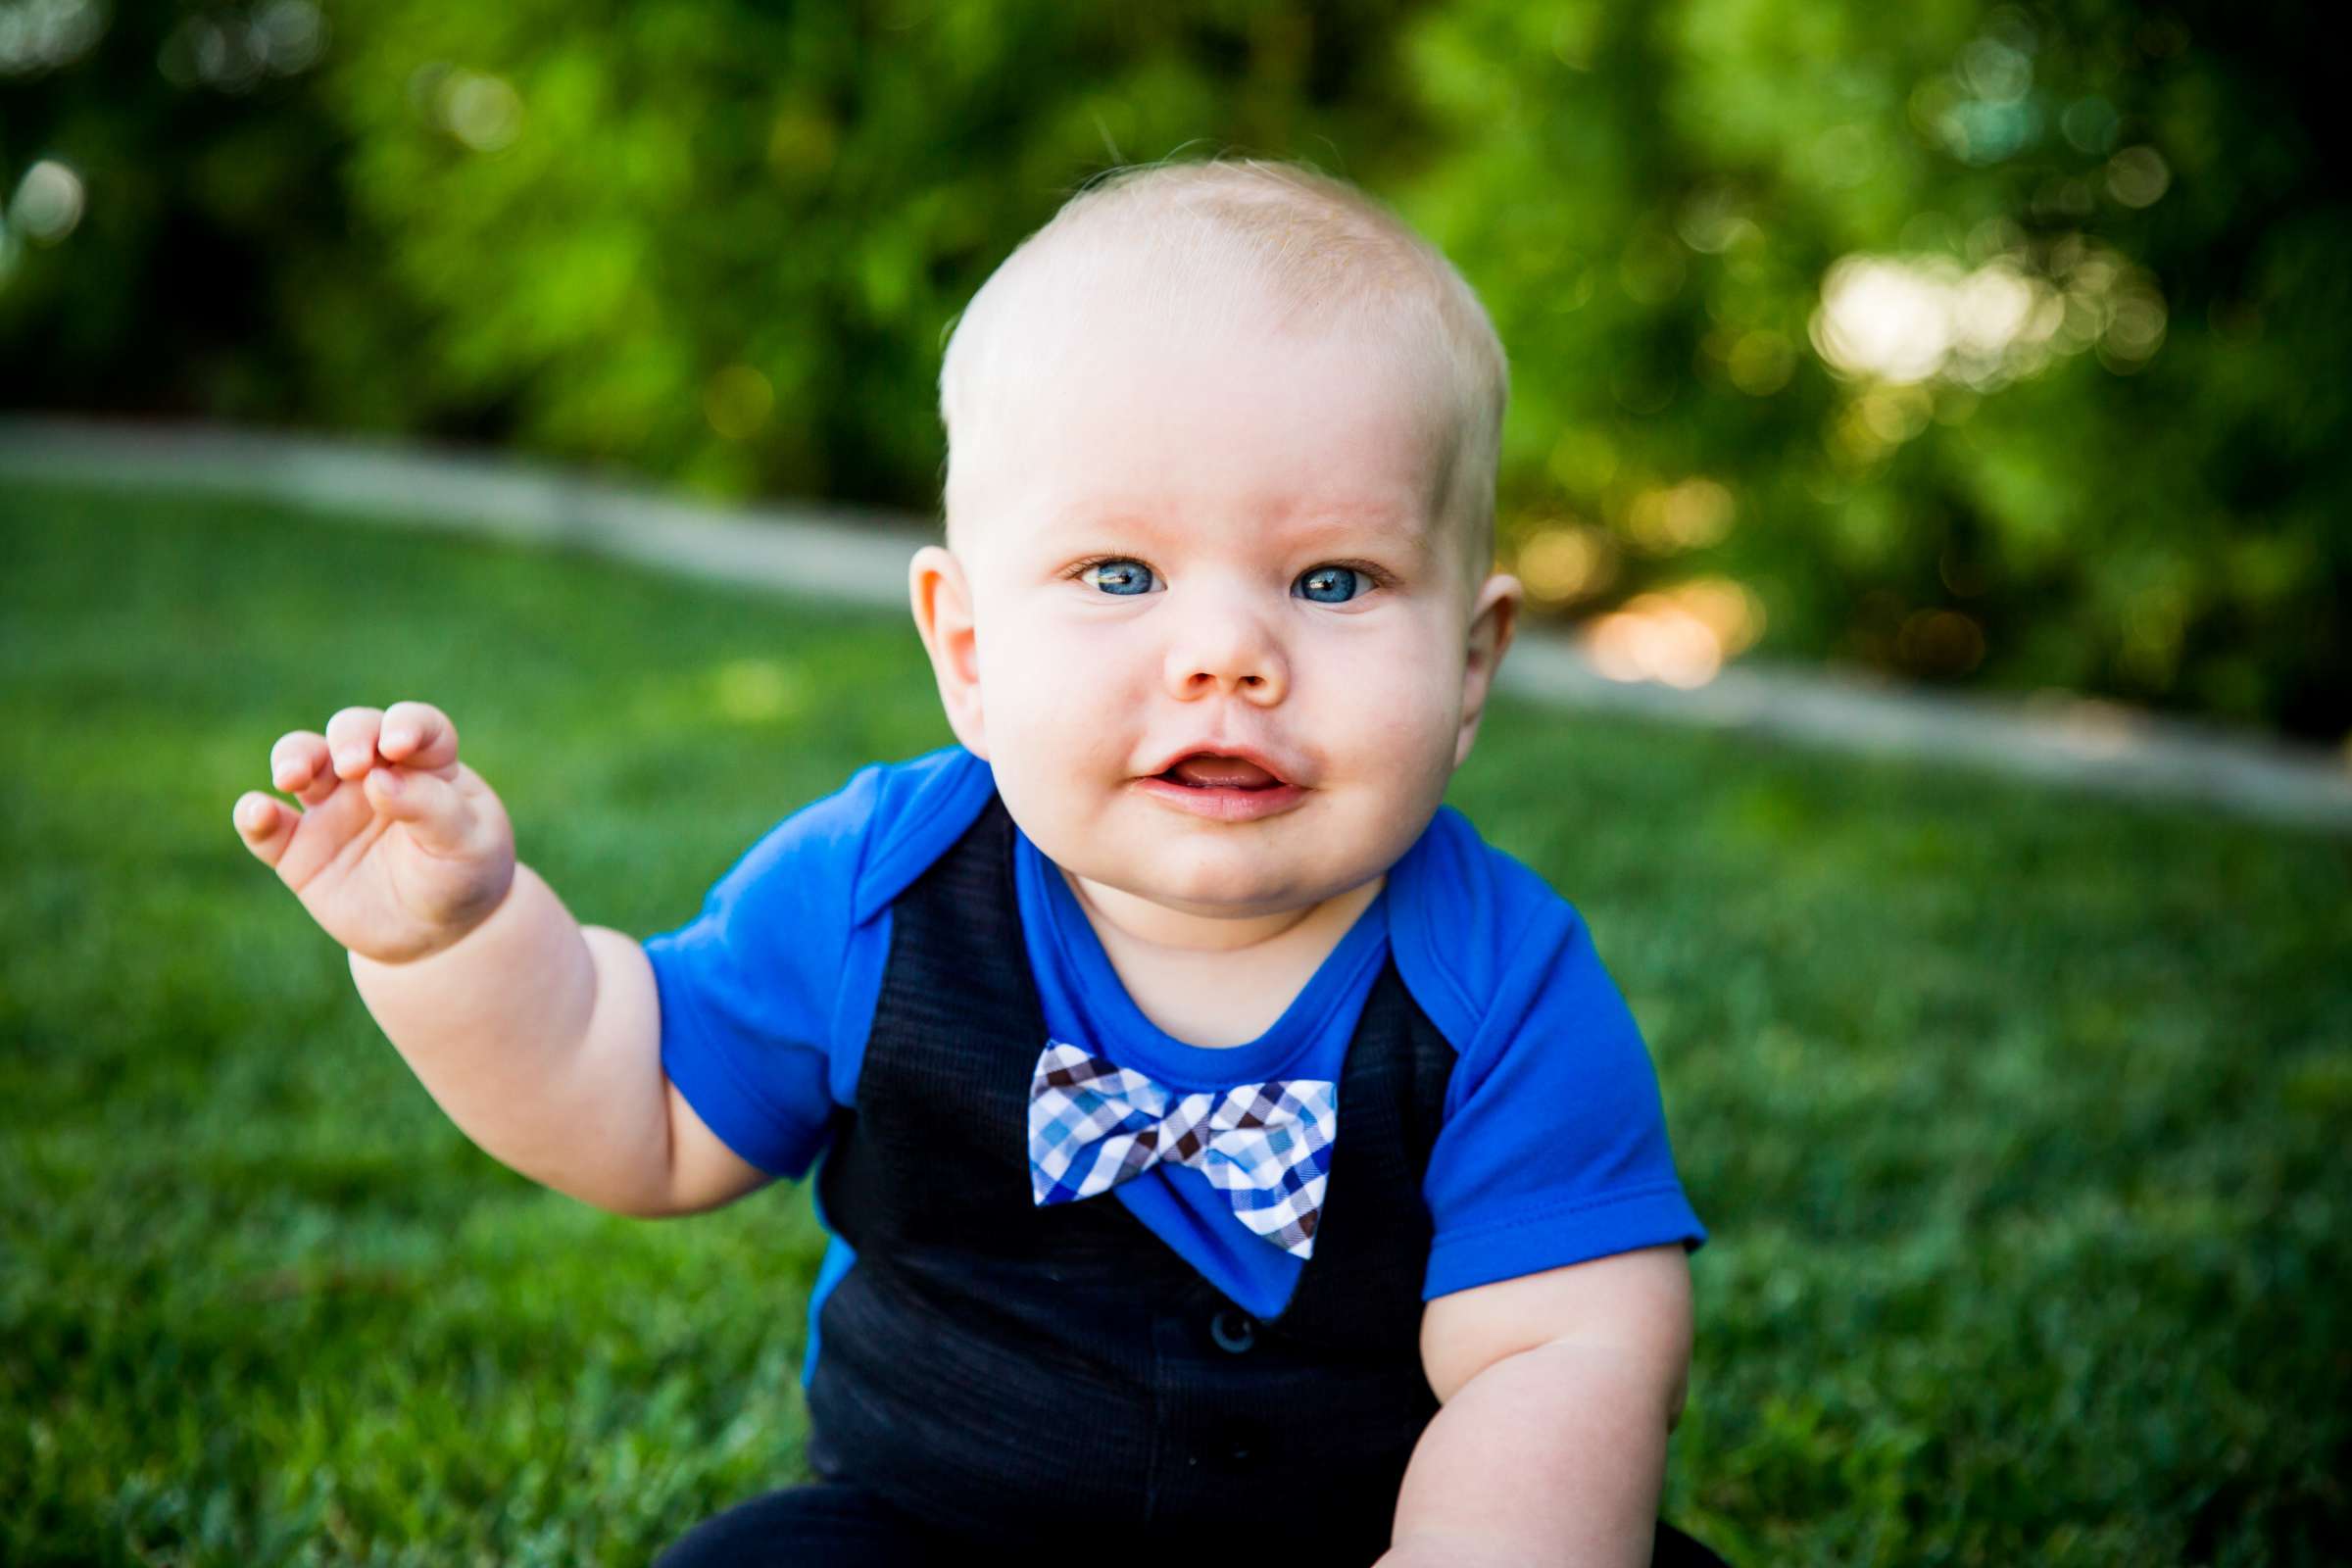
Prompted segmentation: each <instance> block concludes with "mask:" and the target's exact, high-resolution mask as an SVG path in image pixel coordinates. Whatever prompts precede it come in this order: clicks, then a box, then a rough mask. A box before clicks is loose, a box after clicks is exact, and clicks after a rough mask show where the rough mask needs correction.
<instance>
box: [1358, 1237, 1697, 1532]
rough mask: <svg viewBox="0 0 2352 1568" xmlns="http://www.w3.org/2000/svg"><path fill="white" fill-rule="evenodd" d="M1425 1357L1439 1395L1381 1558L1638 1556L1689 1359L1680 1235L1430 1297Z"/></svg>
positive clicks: (1687, 1281)
mask: <svg viewBox="0 0 2352 1568" xmlns="http://www.w3.org/2000/svg"><path fill="white" fill-rule="evenodd" d="M1421 1359H1422V1364H1423V1366H1424V1367H1425V1368H1426V1369H1427V1371H1428V1373H1429V1381H1430V1386H1431V1387H1432V1388H1433V1389H1434V1390H1436V1391H1437V1395H1438V1397H1439V1399H1440V1400H1441V1401H1443V1404H1444V1407H1443V1408H1442V1409H1440V1410H1439V1412H1438V1414H1437V1416H1436V1418H1435V1419H1434V1420H1432V1421H1431V1422H1430V1424H1429V1427H1428V1429H1427V1430H1426V1431H1424V1432H1423V1433H1422V1436H1421V1442H1420V1445H1419V1446H1417V1447H1416V1448H1414V1450H1413V1458H1412V1463H1411V1465H1410V1466H1409V1467H1408V1468H1407V1469H1406V1471H1405V1476H1404V1486H1403V1488H1402V1490H1401V1491H1400V1493H1399V1494H1398V1496H1397V1527H1396V1536H1395V1544H1394V1545H1393V1546H1392V1547H1391V1548H1390V1550H1389V1552H1388V1554H1387V1555H1386V1556H1384V1557H1383V1558H1382V1559H1381V1564H1380V1568H1440V1565H1445V1568H1486V1565H1495V1568H1500V1565H1503V1564H1511V1565H1518V1564H1535V1563H1545V1564H1552V1563H1561V1564H1565V1563H1575V1564H1587V1563H1591V1564H1604V1563H1605V1564H1610V1565H1635V1564H1644V1563H1647V1562H1648V1561H1649V1553H1650V1545H1651V1543H1652V1541H1653V1540H1654V1538H1655V1534H1656V1530H1657V1517H1658V1495H1659V1493H1660V1491H1661V1490H1662V1489H1663V1486H1664V1482H1665V1469H1666V1434H1667V1433H1668V1431H1669V1430H1671V1429H1672V1427H1673V1426H1674V1424H1675V1422H1676V1421H1677V1420H1678V1419H1679V1418H1680V1416H1681V1414H1682V1407H1683V1394H1684V1387H1685V1380H1686V1378H1687V1376H1688V1373H1689V1368H1690V1361H1691V1270H1690V1266H1689V1263H1688V1262H1687V1260H1686V1255H1685V1252H1684V1250H1683V1247H1682V1245H1681V1244H1680V1243H1676V1244H1673V1245H1669V1246H1664V1247H1649V1248H1642V1249H1641V1250H1636V1251H1631V1252H1621V1253H1618V1254H1616V1255H1615V1256H1612V1257H1602V1258H1594V1259H1593V1260H1592V1261H1590V1262H1585V1263H1574V1264H1570V1265H1569V1266H1567V1267H1565V1268H1555V1269H1549V1270H1546V1271H1544V1272H1543V1273H1539V1274H1529V1275H1524V1276H1522V1277H1520V1278H1518V1279H1511V1280H1502V1281H1498V1282H1496V1283H1495V1284H1492V1285H1482V1286H1479V1287H1476V1288H1475V1289H1472V1290H1466V1291H1457V1292H1454V1293H1452V1294H1450V1295H1446V1296H1441V1297H1439V1298H1437V1299H1435V1300H1433V1301H1431V1302H1430V1303H1429V1306H1428V1308H1427V1309H1426V1310H1425V1311H1424V1313H1423V1315H1422V1321H1421Z"/></svg>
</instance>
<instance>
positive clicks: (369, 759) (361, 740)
mask: <svg viewBox="0 0 2352 1568" xmlns="http://www.w3.org/2000/svg"><path fill="white" fill-rule="evenodd" d="M383 723H384V711H383V710H382V709H380V708H345V709H340V710H338V711H336V713H335V716H334V717H332V718H330V719H328V720H327V721H326V749H327V751H328V753H329V754H330V755H331V756H332V757H333V759H334V769H335V776H336V777H337V778H361V777H364V776H366V774H367V772H368V769H369V768H370V767H373V766H374V765H375V737H376V733H377V731H379V730H380V729H382V728H383Z"/></svg>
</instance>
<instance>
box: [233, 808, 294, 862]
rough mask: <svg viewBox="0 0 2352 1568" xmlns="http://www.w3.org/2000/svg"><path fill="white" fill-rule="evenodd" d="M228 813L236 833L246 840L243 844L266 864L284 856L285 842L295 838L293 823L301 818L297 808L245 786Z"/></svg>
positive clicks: (289, 842) (287, 842)
mask: <svg viewBox="0 0 2352 1568" xmlns="http://www.w3.org/2000/svg"><path fill="white" fill-rule="evenodd" d="M230 815H231V818H232V819H233V820H234V821H235V823H236V828H237V837H239V838H241V839H243V840H244V841H245V847H246V848H247V849H249V850H251V851H252V852H253V853H254V855H255V856H256V857H258V858H260V859H261V861H262V862H263V863H264V864H265V865H271V866H274V865H276V864H277V862H278V861H279V860H280V859H281V858H284V856H285V853H286V846H287V845H289V844H291V843H293V842H294V827H295V824H296V823H298V822H300V821H301V820H302V816H301V814H300V813H299V812H297V811H295V810H293V809H290V808H288V807H286V806H284V805H281V804H280V803H279V802H277V801H275V800H272V799H271V798H270V797H269V796H267V795H264V794H263V793H262V792H261V791H259V790H247V791H246V792H245V793H244V794H242V795H240V796H238V797H237V804H236V806H235V807H234V808H233V809H232V810H231V812H230Z"/></svg>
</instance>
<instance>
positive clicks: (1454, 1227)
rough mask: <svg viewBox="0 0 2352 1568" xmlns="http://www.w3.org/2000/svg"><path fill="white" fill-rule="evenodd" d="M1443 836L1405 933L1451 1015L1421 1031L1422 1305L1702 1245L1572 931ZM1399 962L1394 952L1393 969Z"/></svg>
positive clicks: (1459, 830)
mask: <svg viewBox="0 0 2352 1568" xmlns="http://www.w3.org/2000/svg"><path fill="white" fill-rule="evenodd" d="M1446 831H1447V833H1448V834H1449V835H1450V836H1451V837H1452V839H1453V842H1452V843H1451V844H1450V845H1448V846H1446V847H1444V849H1443V851H1442V852H1441V853H1440V854H1439V855H1437V856H1436V857H1434V858H1433V861H1432V863H1433V864H1435V865H1438V866H1446V865H1448V864H1450V871H1451V874H1450V875H1449V876H1447V877H1446V879H1445V882H1444V885H1443V890H1442V891H1441V892H1439V893H1438V894H1437V896H1436V897H1434V898H1433V897H1432V896H1431V890H1430V889H1429V888H1428V887H1426V886H1424V887H1419V888H1417V889H1416V890H1415V893H1416V897H1417V899H1418V903H1417V906H1416V907H1417V909H1418V910H1419V912H1420V914H1421V915H1422V916H1423V917H1424V918H1423V920H1422V922H1421V924H1422V926H1423V927H1425V929H1424V930H1423V931H1421V932H1420V933H1419V934H1420V935H1423V936H1425V937H1428V940H1429V942H1430V943H1432V944H1434V943H1438V942H1443V943H1444V945H1445V946H1447V947H1450V948H1452V950H1453V951H1452V953H1451V954H1450V955H1449V958H1450V961H1449V962H1446V964H1445V966H1444V967H1445V969H1446V971H1447V979H1448V981H1449V984H1448V986H1447V987H1446V993H1447V994H1448V996H1449V999H1450V1004H1451V1005H1441V1006H1440V1007H1437V1008H1433V1009H1432V1011H1431V1016H1432V1018H1433V1021H1436V1022H1438V1023H1439V1024H1440V1026H1441V1028H1442V1029H1446V1033H1447V1035H1448V1038H1449V1039H1451V1040H1452V1041H1453V1042H1454V1045H1455V1048H1456V1051H1457V1057H1456V1060H1455V1064H1454V1071H1453V1076H1452V1080H1451V1082H1450V1084H1449V1085H1448V1088H1447V1091H1446V1119H1445V1122H1444V1125H1443V1126H1442V1127H1441V1129H1440V1131H1439V1134H1438V1137H1437V1140H1436V1143H1435V1144H1434V1146H1433V1147H1432V1149H1431V1152H1430V1161H1429V1168H1428V1172H1427V1174H1426V1176H1425V1178H1424V1182H1423V1189H1422V1190H1423V1194H1424V1196H1425V1197H1426V1198H1427V1200H1428V1201H1429V1208H1430V1217H1431V1220H1432V1224H1433V1228H1434V1236H1433V1240H1432V1243H1431V1248H1430V1257H1429V1269H1428V1273H1427V1276H1426V1278H1425V1279H1424V1282H1423V1288H1422V1294H1423V1296H1424V1298H1434V1297H1439V1296H1444V1295H1447V1294H1449V1293H1451V1292H1454V1291H1462V1290H1468V1289H1470V1288H1472V1287H1474V1286H1479V1285H1487V1284H1492V1283H1494V1282H1495V1281H1497V1280H1505V1279H1514V1278H1517V1277H1518V1276H1520V1275H1523V1274H1533V1273H1538V1272H1540V1271H1542V1270H1544V1269H1549V1268H1558V1267H1561V1266H1563V1265H1565V1264H1569V1263H1581V1262H1584V1261H1586V1260H1588V1259H1590V1258H1595V1257H1606V1256H1609V1255H1611V1254H1613V1253H1617V1252H1624V1251H1631V1250H1634V1249H1636V1248H1642V1247H1654V1246H1659V1245H1663V1244H1666V1243H1672V1242H1681V1243H1683V1244H1684V1245H1685V1246H1687V1247H1690V1248H1696V1247H1698V1246H1700V1245H1702V1244H1704V1242H1705V1241H1706V1230H1705V1228H1704V1227H1703V1226H1701V1225H1700V1224H1699V1222H1698V1217H1697V1215H1696V1214H1695V1213H1694V1212H1693V1211H1692V1209H1691V1204H1690V1202H1689V1201H1688V1199H1687V1198H1686V1197H1685V1196H1684V1193H1683V1187H1682V1182H1681V1179H1680V1178H1679V1177H1678V1176H1677V1174H1676V1172H1675V1167H1674V1155H1673V1152H1672V1150H1671V1149H1670V1147H1669V1146H1668V1143H1667V1137H1666V1118H1665V1110H1664V1106H1663V1103H1661V1101H1660V1098H1659V1094H1658V1080H1657V1074H1656V1071H1655V1069H1654V1068H1653V1067H1652V1065H1651V1063H1650V1059H1649V1052H1648V1049H1647V1048H1646V1047H1645V1046H1644V1045H1643V1044H1642V1034H1641V1030H1640V1029H1639V1027H1638V1026H1637V1025H1636V1024H1635V1022H1634V1018H1633V1013H1632V1011H1631V1010H1630V1009H1629V1008H1628V1007H1627V1006H1626V1005H1625V999H1624V997H1623V995H1622V994H1620V993H1619V991H1618V989H1617V986H1616V984H1615V982H1613V981H1612V980H1611V979H1610V978H1609V975H1608V972H1607V971H1606V970H1605V969H1604V968H1602V966H1601V962H1600V956H1599V955H1598V954H1597V953H1596V952H1595V951H1594V949H1593V940H1592V936H1591V933H1590V932H1589V931H1588V930H1587V929H1586V926H1585V923H1584V920H1583V918H1582V917H1581V916H1580V915H1579V914H1578V913H1577V911H1576V909H1575V907H1573V906H1571V905H1570V904H1569V903H1568V902H1567V901H1566V900H1564V899H1562V898H1560V897H1559V895H1557V894H1556V893H1554V892H1552V891H1551V889H1550V888H1549V887H1548V886H1547V885H1546V884H1544V882H1543V880H1542V879H1541V878H1540V877H1538V876H1537V875H1536V874H1535V873H1534V872H1533V871H1531V870H1529V869H1528V868H1527V867H1525V866H1523V865H1521V864H1520V863H1519V862H1518V861H1516V860H1513V859H1511V858H1509V857H1508V856H1505V855H1503V854H1501V853H1500V852H1498V851H1495V850H1493V849H1491V848H1489V847H1487V846H1485V845H1483V844H1480V843H1478V842H1477V841H1476V838H1475V835H1474V834H1473V833H1472V832H1471V830H1470V829H1469V826H1468V824H1467V823H1466V822H1462V821H1460V819H1459V818H1458V817H1457V818H1455V820H1454V822H1453V824H1451V825H1450V826H1449V827H1448V828H1447V829H1446ZM1457 901H1458V902H1460V903H1461V904H1462V906H1463V907H1460V908H1449V906H1452V905H1454V904H1455V903H1456V902H1457ZM1473 903H1475V904H1476V905H1477V906H1478V908H1477V909H1476V911H1475V913H1474V912H1473V911H1472V909H1471V908H1470V907H1469V905H1471V904H1473ZM1447 932H1450V933H1451V938H1450V940H1447V939H1446V938H1444V937H1437V936H1430V935H1429V934H1430V933H1447ZM1417 945H1423V944H1416V943H1415V942H1412V941H1405V942H1400V943H1399V949H1400V957H1401V956H1402V955H1403V953H1404V952H1406V951H1409V950H1411V949H1412V948H1414V947H1415V946H1417ZM1448 1023H1450V1024H1451V1025H1452V1027H1451V1028H1449V1029H1448V1028H1446V1025H1447V1024H1448Z"/></svg>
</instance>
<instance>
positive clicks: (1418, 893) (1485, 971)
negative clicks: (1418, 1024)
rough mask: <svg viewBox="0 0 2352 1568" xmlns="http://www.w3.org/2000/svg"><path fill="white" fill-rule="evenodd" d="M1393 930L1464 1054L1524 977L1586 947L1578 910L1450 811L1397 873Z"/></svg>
mask: <svg viewBox="0 0 2352 1568" xmlns="http://www.w3.org/2000/svg"><path fill="white" fill-rule="evenodd" d="M1389 929H1390V944H1391V950H1392V952H1393V953H1394V954H1395V956H1396V959H1397V969H1398V971H1399V974H1400V977H1401V978H1402V979H1403V980H1404V982H1405V985H1406V988H1407V989H1408V990H1410V991H1411V992H1412V993H1413V996H1414V1000H1415V1001H1417V1002H1418V1003H1419V1004H1420V1005H1421V1007H1422V1010H1423V1011H1424V1012H1426V1013H1428V1014H1429V1017H1430V1021H1431V1022H1432V1023H1435V1024H1436V1025H1437V1026H1438V1029H1439V1031H1440V1032H1441V1033H1442V1034H1444V1035H1445V1036H1446V1038H1447V1039H1448V1040H1450V1041H1452V1042H1453V1043H1454V1045H1455V1046H1456V1048H1457V1049H1458V1048H1461V1047H1463V1046H1465V1045H1466V1044H1467V1043H1468V1042H1469V1040H1470V1039H1471V1038H1472V1037H1473V1036H1475V1035H1477V1034H1478V1033H1479V1032H1480V1029H1481V1026H1482V1025H1483V1024H1485V1023H1486V1022H1487V1021H1488V1018H1489V1015H1490V1014H1491V1013H1492V1011H1493V1010H1494V1006H1495V1002H1496V1000H1497V999H1498V998H1499V997H1500V996H1502V995H1504V994H1506V993H1508V992H1510V991H1512V990H1513V989H1515V988H1514V985H1513V980H1514V977H1515V976H1517V975H1519V974H1520V972H1521V971H1525V970H1529V969H1531V968H1537V969H1540V968H1541V967H1542V966H1544V965H1545V964H1548V963H1554V962H1557V961H1558V960H1559V959H1560V958H1562V957H1563V956H1565V953H1566V951H1567V950H1568V949H1570V948H1572V947H1573V946H1575V945H1576V944H1577V943H1578V942H1580V941H1581V940H1583V920H1582V917H1581V916H1580V915H1579V914H1578V913H1577V910H1576V907H1575V906H1574V905H1572V904H1570V903H1569V902H1568V901H1567V900H1566V899H1565V898H1563V897H1561V895H1560V894H1559V893H1558V892H1557V891H1556V890H1554V889H1553V887H1552V886H1551V884H1550V883H1548V882H1546V881H1544V878H1543V877H1542V876H1541V875H1540V874H1538V873H1537V872H1536V871H1535V870H1534V869H1533V868H1532V867H1530V866H1529V865H1527V864H1526V863H1525V862H1524V861H1522V860H1520V859H1519V858H1517V857H1516V856H1514V855H1512V854H1510V853H1509V852H1508V851H1506V850H1502V849H1498V848H1496V847H1495V845H1492V844H1489V843H1488V842H1487V841H1486V839H1485V838H1484V837H1483V836H1481V835H1480V833H1479V831H1478V829H1477V828H1476V827H1475V826H1473V825H1472V823H1471V821H1470V819H1469V818H1468V817H1466V816H1464V815H1463V814H1462V813H1461V812H1460V811H1458V810H1456V809H1454V808H1452V807H1450V806H1444V807H1440V808H1439V809H1438V813H1437V815H1436V817H1435V818H1433V819H1432V820H1431V822H1430V825H1429V827H1428V829H1427V831H1425V832H1424V833H1423V834H1422V835H1421V837H1420V838H1419V839H1418V840H1416V841H1415V842H1414V844H1413V847H1412V849H1410V850H1409V851H1407V852H1406V853H1405V856H1404V858H1402V859H1400V860H1399V861H1397V865H1396V866H1395V867H1394V868H1393V869H1392V870H1391V872H1390V874H1389Z"/></svg>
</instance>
